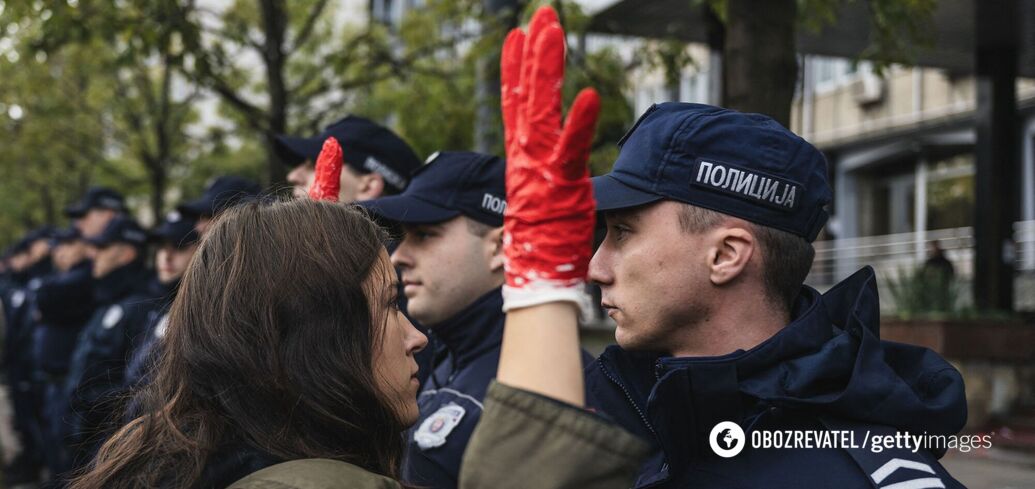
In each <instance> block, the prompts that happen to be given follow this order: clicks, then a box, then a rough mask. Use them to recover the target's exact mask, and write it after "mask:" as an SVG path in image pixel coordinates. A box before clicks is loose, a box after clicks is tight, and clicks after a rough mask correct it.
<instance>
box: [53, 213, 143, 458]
mask: <svg viewBox="0 0 1035 489" xmlns="http://www.w3.org/2000/svg"><path fill="white" fill-rule="evenodd" d="M89 241H90V243H91V244H92V245H93V246H94V247H96V252H95V254H94V257H93V278H94V280H95V283H94V289H93V295H94V302H95V303H96V305H97V309H96V310H95V312H94V313H93V315H92V316H91V317H90V319H89V321H88V322H87V323H86V326H85V327H84V328H83V331H82V333H81V334H80V337H79V342H78V344H77V345H76V348H75V350H74V351H73V353H72V358H71V363H70V365H69V371H68V377H67V379H66V383H65V395H66V399H67V402H68V405H67V409H68V410H67V414H66V416H65V418H64V419H63V420H62V421H64V423H63V426H62V427H63V428H64V429H65V431H64V432H65V433H66V435H67V436H66V438H65V439H66V440H67V441H68V442H69V443H70V448H71V449H72V454H73V459H72V460H73V468H78V467H81V466H82V465H83V464H85V463H86V462H88V461H89V460H90V459H91V458H92V457H93V454H94V453H95V452H96V449H97V448H98V446H99V443H100V442H101V441H102V440H103V438H104V436H105V435H106V434H107V432H106V428H107V423H108V422H110V421H112V420H113V419H114V416H115V415H116V413H117V412H118V411H119V407H120V406H118V405H117V404H118V403H117V401H118V399H117V397H118V395H119V394H121V393H122V386H123V380H124V373H125V368H126V360H127V358H128V357H129V356H130V354H131V353H132V352H133V349H134V348H135V347H136V346H137V344H138V342H139V340H140V338H141V334H140V333H141V331H140V330H141V329H142V328H143V324H145V321H146V318H147V314H148V312H149V311H150V309H151V308H152V307H153V306H152V304H153V301H152V300H151V299H152V298H151V297H150V296H149V295H148V291H147V284H148V281H149V280H150V272H149V271H148V270H147V268H146V267H145V263H144V261H145V248H146V245H147V233H146V232H145V231H144V230H143V229H141V228H140V225H139V224H137V223H136V221H134V220H133V219H131V218H129V217H125V216H122V217H117V218H115V219H114V220H113V221H111V222H110V223H109V224H108V226H107V227H106V228H105V229H104V231H103V232H102V233H101V234H100V235H99V236H97V237H95V238H92V239H90V240H89Z"/></svg>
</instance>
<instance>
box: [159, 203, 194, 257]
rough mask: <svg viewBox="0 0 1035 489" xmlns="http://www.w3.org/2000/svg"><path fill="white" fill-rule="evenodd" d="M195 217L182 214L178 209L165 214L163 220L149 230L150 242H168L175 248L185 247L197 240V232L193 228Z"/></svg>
mask: <svg viewBox="0 0 1035 489" xmlns="http://www.w3.org/2000/svg"><path fill="white" fill-rule="evenodd" d="M195 224H197V219H193V218H191V217H189V216H184V215H183V214H180V213H179V212H178V211H172V212H170V213H168V214H166V215H165V220H163V221H162V223H161V224H159V225H158V226H157V227H155V228H154V229H152V230H151V235H150V238H151V242H154V243H169V244H171V245H173V246H175V247H177V248H186V247H188V246H190V245H192V244H194V243H196V242H197V241H198V233H197V231H195V230H194V225H195Z"/></svg>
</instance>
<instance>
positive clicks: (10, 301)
mask: <svg viewBox="0 0 1035 489" xmlns="http://www.w3.org/2000/svg"><path fill="white" fill-rule="evenodd" d="M53 232H54V230H53V229H52V228H49V227H43V228H39V229H35V230H33V231H31V232H29V233H28V234H27V235H25V236H24V237H23V238H22V239H21V240H20V241H19V242H18V243H17V244H16V245H15V247H14V253H13V255H12V257H11V268H12V284H11V286H10V288H9V289H8V290H7V292H6V294H5V295H4V297H3V303H4V307H3V310H4V315H5V318H4V319H5V321H4V322H5V328H6V330H5V338H4V359H3V360H4V361H3V363H4V369H5V371H6V377H7V378H6V380H7V385H8V386H9V387H10V389H11V404H12V408H13V410H14V423H13V428H14V430H15V433H16V435H17V437H18V440H19V441H20V442H21V446H22V450H21V452H19V454H18V456H17V457H16V458H15V459H14V460H12V462H11V464H10V465H9V466H7V467H6V469H5V480H6V481H7V482H8V483H11V484H13V483H29V482H34V481H36V480H38V478H39V470H40V468H41V467H42V460H43V452H42V448H43V440H42V431H41V427H40V419H39V404H40V385H39V384H38V383H37V382H36V378H35V375H34V373H35V372H34V370H35V369H34V362H33V357H32V334H33V326H34V325H35V321H34V319H35V318H34V317H33V311H34V309H35V305H34V304H35V297H36V291H37V290H38V289H39V287H40V284H41V283H42V280H43V278H44V277H45V276H46V275H47V274H49V273H50V271H51V262H50V238H51V236H52V234H53Z"/></svg>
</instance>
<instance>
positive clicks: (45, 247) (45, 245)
mask: <svg viewBox="0 0 1035 489" xmlns="http://www.w3.org/2000/svg"><path fill="white" fill-rule="evenodd" d="M48 254H50V243H49V242H48V241H47V240H45V239H37V240H36V241H33V242H32V246H30V247H29V263H31V264H33V265H35V264H36V263H39V262H40V260H42V259H44V258H46V257H47V255H48Z"/></svg>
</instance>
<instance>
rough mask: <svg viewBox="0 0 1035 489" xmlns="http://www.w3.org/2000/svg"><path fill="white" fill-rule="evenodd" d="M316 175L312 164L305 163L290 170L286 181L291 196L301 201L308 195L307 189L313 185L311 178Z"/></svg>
mask: <svg viewBox="0 0 1035 489" xmlns="http://www.w3.org/2000/svg"><path fill="white" fill-rule="evenodd" d="M315 175H316V171H315V167H314V166H313V162H311V161H306V162H305V163H302V164H301V165H298V166H296V167H294V168H293V169H291V172H290V173H288V176H287V181H288V182H290V183H291V185H292V188H291V196H292V197H294V198H296V199H301V198H304V197H306V196H308V195H309V187H311V186H312V185H313V178H314V176H315Z"/></svg>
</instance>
